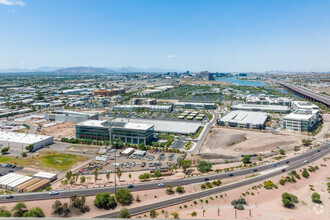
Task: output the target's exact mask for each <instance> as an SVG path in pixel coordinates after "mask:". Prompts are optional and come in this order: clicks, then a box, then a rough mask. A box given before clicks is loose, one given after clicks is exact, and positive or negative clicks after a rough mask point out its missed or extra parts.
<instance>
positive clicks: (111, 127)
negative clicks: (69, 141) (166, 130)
mask: <svg viewBox="0 0 330 220" xmlns="http://www.w3.org/2000/svg"><path fill="white" fill-rule="evenodd" d="M76 137H77V138H81V139H92V140H109V141H113V140H114V139H116V138H120V139H122V140H123V142H124V143H131V144H142V143H143V144H145V145H147V144H151V142H152V139H153V137H154V126H153V125H150V124H145V123H131V122H115V121H98V120H89V121H84V122H81V123H79V124H77V125H76Z"/></svg>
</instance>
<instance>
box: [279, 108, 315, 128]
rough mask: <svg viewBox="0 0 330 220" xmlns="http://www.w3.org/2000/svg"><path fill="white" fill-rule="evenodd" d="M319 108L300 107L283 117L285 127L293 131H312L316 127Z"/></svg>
mask: <svg viewBox="0 0 330 220" xmlns="http://www.w3.org/2000/svg"><path fill="white" fill-rule="evenodd" d="M318 119H319V111H318V110H306V109H298V110H296V111H294V112H293V113H291V114H289V115H287V116H285V117H284V119H283V128H284V129H287V130H291V131H299V132H301V131H311V130H313V129H315V128H316V126H317V123H318Z"/></svg>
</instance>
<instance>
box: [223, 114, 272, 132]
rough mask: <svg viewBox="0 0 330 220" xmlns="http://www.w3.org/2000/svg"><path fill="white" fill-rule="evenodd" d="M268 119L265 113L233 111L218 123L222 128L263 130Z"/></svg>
mask: <svg viewBox="0 0 330 220" xmlns="http://www.w3.org/2000/svg"><path fill="white" fill-rule="evenodd" d="M268 117H269V116H268V114H267V113H264V112H250V111H231V112H229V113H228V114H227V115H225V116H223V117H222V118H221V119H219V121H218V123H219V124H220V125H222V126H230V127H240V128H255V129H263V128H264V127H265V125H266V121H267V119H268Z"/></svg>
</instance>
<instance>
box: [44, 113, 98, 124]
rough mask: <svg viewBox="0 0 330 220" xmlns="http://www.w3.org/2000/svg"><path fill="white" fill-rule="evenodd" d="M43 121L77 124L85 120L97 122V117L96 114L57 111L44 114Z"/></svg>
mask: <svg viewBox="0 0 330 220" xmlns="http://www.w3.org/2000/svg"><path fill="white" fill-rule="evenodd" d="M45 119H46V120H48V121H59V122H75V123H78V122H82V121H86V120H98V119H99V115H98V114H97V113H86V112H75V111H66V110H59V111H52V112H50V113H47V112H45Z"/></svg>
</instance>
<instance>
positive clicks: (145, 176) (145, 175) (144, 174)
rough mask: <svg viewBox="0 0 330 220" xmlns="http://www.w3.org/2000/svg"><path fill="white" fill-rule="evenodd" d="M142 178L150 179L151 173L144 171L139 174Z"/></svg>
mask: <svg viewBox="0 0 330 220" xmlns="http://www.w3.org/2000/svg"><path fill="white" fill-rule="evenodd" d="M139 179H140V180H147V179H150V174H149V173H143V174H141V175H140V176H139Z"/></svg>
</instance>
